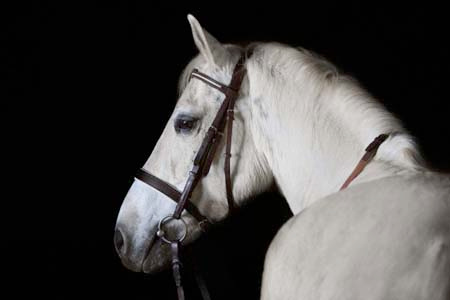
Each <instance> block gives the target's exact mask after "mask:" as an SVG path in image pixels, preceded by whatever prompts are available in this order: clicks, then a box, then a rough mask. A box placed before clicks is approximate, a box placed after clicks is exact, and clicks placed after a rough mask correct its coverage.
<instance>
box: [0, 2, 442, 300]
mask: <svg viewBox="0 0 450 300" xmlns="http://www.w3.org/2000/svg"><path fill="white" fill-rule="evenodd" d="M62 2H64V3H65V4H62ZM1 12H2V14H4V16H2V20H7V23H6V24H5V26H2V28H1V30H2V32H1V40H2V43H1V57H2V64H1V72H2V73H3V74H4V75H6V76H2V81H4V79H6V84H5V86H6V88H5V89H2V94H3V95H4V96H2V114H1V115H2V117H1V119H2V150H4V151H5V152H4V153H5V154H4V155H3V158H4V160H3V163H2V165H3V167H2V170H3V178H5V179H4V180H3V182H2V186H3V187H4V190H5V191H6V193H3V197H2V210H1V212H2V217H1V219H2V221H3V222H4V224H3V226H2V227H3V228H2V229H3V234H2V237H3V239H2V240H3V242H2V250H3V251H6V254H5V255H3V256H2V257H3V262H2V265H3V267H2V268H1V269H2V270H3V272H4V274H5V275H6V277H7V278H8V281H7V284H6V286H7V287H10V288H11V291H12V292H13V293H14V297H12V298H19V296H20V295H22V294H26V293H32V294H36V293H38V294H40V295H42V296H44V297H45V298H47V299H52V298H57V299H65V298H72V297H75V296H77V297H79V296H82V297H85V298H88V297H92V296H98V297H101V298H103V297H106V294H109V293H111V294H110V295H109V296H108V297H109V298H110V299H121V298H123V297H125V296H126V297H127V299H150V298H154V299H175V290H174V288H173V283H172V281H171V274H170V273H169V272H163V273H160V274H157V275H154V276H149V275H143V274H135V273H132V272H130V271H127V270H126V269H125V268H124V267H122V266H121V264H120V262H119V260H118V258H117V257H116V255H115V252H114V248H113V243H112V238H113V229H114V224H115V219H116V216H117V212H118V210H119V207H120V204H121V201H122V199H123V198H124V196H125V194H126V192H127V189H128V187H129V186H130V184H131V182H132V179H133V174H134V172H135V170H136V169H137V168H139V167H140V166H141V165H142V164H143V163H144V162H145V160H146V159H147V157H148V156H149V155H150V153H151V151H152V149H153V146H154V145H155V142H156V140H157V138H158V137H159V135H160V133H161V132H162V129H163V127H164V125H165V123H166V120H167V119H168V117H169V115H170V113H171V111H172V109H173V107H174V104H175V100H176V83H177V77H178V75H179V73H180V71H181V70H182V68H183V67H184V66H185V64H186V63H187V62H188V61H189V60H190V59H191V58H192V57H193V56H194V55H195V54H196V50H195V47H194V44H193V42H192V38H191V32H190V28H189V25H188V22H187V20H186V14H187V13H193V14H194V15H195V16H196V17H197V18H198V19H199V21H200V22H201V23H202V25H203V26H204V27H205V28H206V29H207V30H209V31H210V32H211V33H212V34H213V35H215V36H216V37H217V38H218V39H219V40H220V41H222V42H227V43H230V42H247V41H252V40H260V41H271V40H276V41H279V42H284V43H288V44H291V45H295V46H303V47H306V48H309V49H311V50H314V51H316V52H318V53H320V54H322V55H323V56H325V57H326V58H328V59H330V60H331V61H332V62H334V63H335V64H337V66H338V67H339V68H340V69H341V70H342V71H343V72H346V73H349V74H351V75H353V76H355V77H356V78H358V79H359V80H360V81H361V82H362V84H363V85H364V86H366V87H367V89H368V90H369V91H370V92H371V93H372V94H374V95H375V96H377V97H378V98H379V99H380V100H381V101H382V102H383V103H384V104H385V105H386V106H387V107H388V109H389V110H391V111H392V112H394V113H395V114H396V115H397V116H399V117H400V118H401V119H402V120H403V121H404V123H405V126H406V127H407V128H408V129H409V130H410V131H411V132H412V133H413V135H415V136H416V137H417V139H418V142H419V144H420V146H421V148H422V150H423V153H424V155H425V157H426V158H427V160H428V161H429V162H430V164H431V166H433V167H434V168H437V169H440V170H443V171H448V170H450V158H449V155H448V153H449V151H450V143H449V139H448V132H449V129H450V125H449V120H448V113H449V112H450V109H449V104H448V94H447V90H448V80H449V75H448V70H449V62H448V54H449V46H448V45H447V43H446V42H447V40H448V36H449V31H448V22H447V18H446V16H445V15H444V13H441V12H445V10H444V9H443V7H438V6H435V5H434V4H433V5H432V4H424V3H422V4H421V5H412V4H408V6H402V7H393V6H392V4H386V5H384V4H381V3H379V2H376V4H373V5H364V6H362V5H361V4H357V3H347V4H343V3H341V1H338V2H337V3H326V2H323V1H320V2H314V3H311V2H304V1H301V2H300V1H297V3H295V4H291V5H282V6H281V5H280V6H275V7H273V4H262V3H259V4H255V5H253V6H251V5H248V6H247V7H245V5H243V1H241V3H227V2H223V1H222V2H220V3H219V2H217V3H216V2H214V3H210V4H209V5H207V6H198V5H197V4H194V3H192V4H186V3H185V4H183V5H179V4H178V5H176V4H174V5H163V4H155V3H154V2H152V1H138V2H136V1H121V2H118V1H89V2H86V3H85V2H73V3H72V4H67V3H66V2H65V1H55V2H33V3H29V4H24V3H19V4H17V5H14V6H8V7H6V6H5V7H2V9H1ZM4 91H6V93H3V92H4ZM288 217H289V210H288V207H287V205H286V203H285V202H284V200H283V199H282V198H281V197H280V196H278V195H277V194H266V195H263V196H261V197H258V198H257V199H256V201H253V202H252V204H250V205H249V206H248V207H247V208H245V209H243V210H242V211H241V213H240V214H238V215H237V216H235V217H234V218H232V219H231V220H229V221H228V222H226V223H225V224H223V225H222V226H220V227H219V228H217V229H215V230H213V231H212V232H211V233H210V234H209V235H208V236H206V237H204V238H202V239H201V240H200V241H199V242H198V243H197V244H196V245H195V246H194V247H193V248H194V250H195V252H196V253H197V257H198V261H199V265H200V267H201V270H202V271H203V273H204V274H205V275H206V276H205V277H206V281H207V283H208V285H209V286H210V288H211V293H212V296H213V299H256V298H257V297H258V295H259V284H260V279H261V271H262V264H263V258H264V252H265V249H266V248H267V246H268V244H269V242H270V240H271V238H272V237H273V235H274V234H275V232H276V230H277V228H278V227H279V226H280V225H281V224H282V222H283V221H284V220H286V219H287V218H288ZM186 273H187V276H186V280H187V283H186V284H187V293H188V297H189V299H196V298H197V297H198V292H197V291H196V289H195V286H194V283H193V279H192V273H190V271H189V268H188V270H187V272H186Z"/></svg>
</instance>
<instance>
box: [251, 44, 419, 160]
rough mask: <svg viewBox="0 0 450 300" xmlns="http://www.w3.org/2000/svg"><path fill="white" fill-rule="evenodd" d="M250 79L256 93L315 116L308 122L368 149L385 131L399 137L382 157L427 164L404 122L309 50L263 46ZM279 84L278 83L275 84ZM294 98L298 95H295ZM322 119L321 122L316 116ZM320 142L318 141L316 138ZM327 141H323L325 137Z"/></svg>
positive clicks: (385, 148)
mask: <svg viewBox="0 0 450 300" xmlns="http://www.w3.org/2000/svg"><path fill="white" fill-rule="evenodd" d="M248 69H249V76H252V77H253V78H254V80H252V81H255V82H259V83H260V84H259V85H258V86H254V87H252V90H253V91H254V92H255V93H258V94H261V95H263V94H265V93H268V94H269V93H273V89H276V92H278V93H280V94H281V95H283V96H286V97H283V96H281V95H280V96H279V97H277V98H279V99H283V98H284V99H286V100H293V101H292V102H291V103H287V104H288V105H291V106H292V107H297V108H298V109H300V110H301V111H302V112H303V114H302V117H305V116H306V117H308V116H311V117H312V116H313V117H314V118H309V119H308V120H305V122H304V123H319V122H324V123H326V124H328V125H329V126H333V127H337V128H339V131H340V133H341V134H342V135H355V136H357V137H359V138H360V140H362V141H363V142H364V145H367V144H368V143H370V142H371V140H372V139H373V137H374V136H377V135H378V134H380V133H385V132H386V133H394V134H396V136H395V138H393V139H391V140H390V141H389V143H386V145H384V146H383V152H382V154H381V153H380V154H381V155H382V157H383V159H385V160H387V161H391V162H392V163H393V164H399V165H402V166H408V167H413V168H419V167H420V162H421V161H422V159H421V157H420V154H419V152H418V150H417V147H416V144H415V142H414V140H413V138H412V137H411V136H410V135H409V134H407V132H406V131H405V129H404V128H403V126H402V124H401V123H400V121H399V120H398V119H397V118H395V117H394V115H393V114H392V113H390V112H388V111H387V110H386V109H385V107H384V106H383V105H382V104H381V103H380V102H379V101H378V100H376V99H374V98H373V97H372V96H371V95H370V94H369V93H368V92H367V91H366V90H365V89H364V88H363V87H361V86H360V85H359V83H358V82H357V81H356V80H355V79H354V78H352V77H349V76H346V75H343V74H341V73H340V72H339V71H338V70H337V68H336V67H335V66H334V65H333V64H331V63H330V62H328V61H327V60H325V59H323V58H322V57H320V56H318V55H316V54H315V53H312V52H310V51H308V50H305V49H301V48H299V49H295V48H292V47H288V46H285V45H281V44H278V43H269V44H262V45H261V46H259V47H258V48H257V51H256V53H255V58H254V59H252V60H250V61H249V65H248ZM275 82H276V84H275ZM291 95H295V97H291ZM317 117H319V118H321V120H320V121H319V120H317V119H315V118H317ZM317 138H319V137H317ZM321 138H323V137H321Z"/></svg>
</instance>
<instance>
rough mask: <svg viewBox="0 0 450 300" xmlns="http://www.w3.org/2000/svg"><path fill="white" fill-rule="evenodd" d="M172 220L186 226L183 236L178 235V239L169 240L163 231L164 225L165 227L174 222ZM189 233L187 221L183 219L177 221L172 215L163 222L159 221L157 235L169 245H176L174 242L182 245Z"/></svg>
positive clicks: (163, 219)
mask: <svg viewBox="0 0 450 300" xmlns="http://www.w3.org/2000/svg"><path fill="white" fill-rule="evenodd" d="M172 220H178V221H181V223H182V224H183V226H184V229H183V230H182V234H181V236H178V235H177V237H176V238H175V239H173V240H170V239H169V238H167V236H166V234H165V233H166V232H165V231H164V230H163V229H164V225H165V224H166V223H167V222H169V221H172ZM187 232H188V229H187V224H186V221H184V220H183V219H182V218H179V219H176V218H174V217H173V216H172V215H169V216H167V217H164V218H162V219H161V221H159V224H158V231H157V233H156V234H157V236H158V237H159V238H160V239H162V240H163V241H164V242H166V243H168V244H171V243H174V242H179V243H181V242H182V241H183V240H184V239H185V238H186V235H187Z"/></svg>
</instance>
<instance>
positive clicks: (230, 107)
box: [135, 49, 388, 300]
mask: <svg viewBox="0 0 450 300" xmlns="http://www.w3.org/2000/svg"><path fill="white" fill-rule="evenodd" d="M251 52H252V51H251V49H250V50H248V51H246V52H245V53H243V54H242V55H241V57H240V58H239V60H238V62H237V63H236V65H235V67H234V70H233V75H232V78H231V81H230V84H229V85H225V84H223V83H221V82H219V81H217V80H215V79H214V78H211V77H209V76H208V75H206V74H204V73H202V72H200V71H199V70H197V69H194V70H193V71H192V73H191V75H190V80H191V79H192V78H195V79H198V80H201V81H202V82H204V83H206V84H207V85H209V86H211V87H213V88H215V89H217V90H219V91H220V92H222V93H223V94H224V95H225V99H224V100H223V102H222V104H221V106H220V108H219V110H218V112H217V114H216V116H215V118H214V120H213V122H212V124H211V126H210V127H209V129H208V131H207V132H206V135H205V137H204V138H203V141H202V143H201V146H200V148H199V150H198V151H197V154H196V156H195V159H194V163H193V167H192V169H191V171H190V172H189V176H188V179H187V180H186V183H185V186H184V188H183V191H182V192H180V191H178V190H177V189H176V188H175V187H174V186H172V185H171V184H170V183H167V182H166V181H164V180H162V179H160V178H158V177H156V176H154V175H152V174H150V173H149V172H147V171H146V170H144V169H140V170H139V171H138V172H137V174H136V176H135V177H136V178H137V179H139V180H141V181H143V182H144V183H146V184H148V185H150V186H151V187H153V188H155V189H156V190H158V191H160V192H161V193H163V194H164V195H166V196H167V197H169V198H170V199H172V200H173V201H175V202H176V203H177V205H176V207H175V211H174V213H173V214H172V215H169V216H167V217H165V218H163V219H161V220H160V222H159V224H158V232H157V236H158V237H159V238H160V239H161V240H163V241H164V242H166V243H168V244H169V245H170V249H171V253H172V271H173V275H174V280H175V284H176V286H177V293H178V299H179V300H184V290H183V286H182V284H181V273H180V267H181V262H180V259H179V248H180V245H181V242H182V241H183V240H184V238H185V237H186V235H187V225H186V223H184V221H183V220H182V219H181V213H182V212H183V210H184V209H185V210H186V211H187V212H188V213H189V214H191V215H192V216H193V217H194V218H195V219H196V220H197V221H198V224H199V226H200V228H201V229H202V230H203V231H206V229H207V228H208V226H209V225H210V224H211V222H210V221H209V219H208V218H207V217H205V216H203V215H202V214H201V213H200V211H199V210H198V208H197V207H196V206H195V204H193V203H192V202H191V201H190V198H191V196H192V192H193V191H194V189H195V187H196V186H197V184H198V183H199V182H200V180H201V179H202V178H203V177H205V176H206V175H207V174H208V172H209V169H210V167H211V164H212V161H213V159H214V156H215V154H216V152H217V149H218V146H219V144H220V140H221V138H222V137H223V135H224V130H225V127H227V128H226V146H225V164H224V173H225V185H226V194H227V202H228V210H229V213H230V212H231V211H232V210H233V209H234V203H235V202H234V197H233V187H232V182H231V171H230V158H231V142H232V133H233V120H234V104H235V102H236V99H237V98H238V96H239V90H240V87H241V84H242V81H243V79H244V77H245V74H246V69H245V62H246V59H247V58H248V57H249V56H250V55H251ZM387 138H388V135H387V134H381V135H379V136H378V137H377V138H375V140H374V141H373V142H372V143H370V145H369V146H368V147H367V148H366V150H365V151H366V153H365V154H364V156H363V157H362V158H361V159H360V161H359V162H358V165H357V166H356V168H355V169H354V170H353V172H352V173H351V175H350V176H349V177H348V178H347V179H346V181H345V182H344V184H343V185H342V187H341V188H340V190H342V189H345V188H346V187H347V186H348V185H349V184H350V183H351V182H352V181H353V180H354V179H355V178H356V177H357V176H358V175H359V174H360V173H361V172H362V171H363V170H364V168H365V167H366V166H367V164H368V163H369V162H370V161H371V160H372V158H373V157H374V156H375V154H376V152H377V150H378V147H379V146H380V145H381V144H382V143H383V142H384V141H385V140H386V139H387ZM174 219H176V220H181V221H182V224H183V226H184V230H183V233H182V234H181V235H178V236H177V237H176V238H172V239H171V238H169V237H168V236H167V234H166V233H167V232H166V230H165V228H164V225H165V224H166V223H168V222H169V221H171V220H174ZM200 289H201V290H202V295H204V294H205V293H206V294H209V293H208V292H207V290H206V291H204V289H205V287H200ZM207 298H209V296H208V297H207Z"/></svg>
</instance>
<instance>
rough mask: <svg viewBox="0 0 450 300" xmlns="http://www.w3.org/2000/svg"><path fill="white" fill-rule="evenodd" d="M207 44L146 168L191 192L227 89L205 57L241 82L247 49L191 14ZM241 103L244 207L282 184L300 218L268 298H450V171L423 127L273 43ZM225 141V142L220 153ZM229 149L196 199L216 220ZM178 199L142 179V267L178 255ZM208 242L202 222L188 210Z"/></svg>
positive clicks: (277, 263)
mask: <svg viewBox="0 0 450 300" xmlns="http://www.w3.org/2000/svg"><path fill="white" fill-rule="evenodd" d="M188 20H189V23H190V25H191V28H192V33H193V37H194V42H195V44H196V46H197V48H198V50H199V52H200V54H199V55H198V56H197V57H195V58H194V59H193V60H192V61H191V62H190V63H189V64H188V65H187V67H186V69H185V70H184V71H183V73H182V75H181V79H180V82H179V90H180V97H179V99H178V102H177V105H176V107H175V110H174V112H173V114H172V116H171V118H170V120H169V122H168V123H167V126H166V128H165V129H164V132H163V134H162V136H161V138H160V139H159V141H158V143H157V144H156V146H155V149H154V151H153V153H152V154H151V156H150V158H149V159H148V161H147V162H146V163H145V165H144V169H145V170H147V171H149V172H150V173H152V174H155V175H157V176H159V177H160V178H162V179H163V180H165V181H167V182H169V183H171V184H172V185H174V186H175V187H177V188H178V189H182V187H183V185H184V183H185V180H186V177H187V173H188V172H189V170H190V167H191V165H192V160H193V158H194V156H195V151H196V150H197V149H198V147H199V145H200V143H201V140H202V138H203V136H204V134H205V131H206V130H207V129H208V126H209V124H210V123H211V121H212V118H213V117H214V116H215V114H216V112H217V110H218V108H219V106H220V103H221V101H222V100H223V95H222V94H221V93H220V92H218V91H217V90H215V89H212V88H210V87H209V86H207V85H205V84H204V83H201V82H200V81H199V80H189V74H190V73H191V71H192V70H193V69H194V68H197V69H199V70H200V71H202V72H203V73H206V74H208V75H209V76H211V77H213V78H215V79H216V80H218V81H220V82H223V83H228V82H229V81H230V78H231V73H232V70H233V67H234V65H235V63H236V61H237V60H238V58H239V56H240V53H241V51H242V49H240V48H239V47H238V46H235V45H223V44H221V43H219V42H218V41H217V40H216V39H215V38H213V37H212V36H211V35H210V34H209V33H207V32H206V31H205V30H203V29H202V27H201V26H200V24H199V23H198V21H197V20H196V19H195V18H194V17H192V16H190V15H189V16H188ZM246 69H247V76H246V78H245V79H244V82H243V84H242V87H241V90H240V96H239V98H238V100H237V101H236V114H235V122H234V125H233V126H234V131H233V133H234V134H233V142H232V151H233V152H232V159H231V162H232V165H231V169H232V180H233V193H234V197H235V201H236V202H237V203H236V204H237V205H238V206H239V205H242V204H243V203H244V202H245V201H247V199H249V198H250V197H251V196H254V195H256V194H258V193H260V192H262V191H264V190H266V189H268V188H269V187H270V186H271V185H273V184H274V183H275V184H276V185H277V187H278V188H279V191H280V192H281V193H282V194H283V195H284V197H285V198H286V200H287V202H288V204H289V206H290V208H291V210H292V212H293V213H294V217H292V219H291V220H289V221H288V222H287V223H286V224H285V225H284V226H283V227H282V228H281V230H280V231H279V233H278V234H277V236H276V237H275V239H274V240H273V242H272V243H271V246H270V248H269V250H268V252H267V256H266V261H265V268H264V274H263V286H262V290H261V298H262V299H305V300H306V299H408V300H410V299H436V300H438V299H450V279H449V278H450V199H449V195H450V180H449V179H448V178H447V177H444V176H442V175H439V174H434V173H432V172H430V171H429V170H427V169H426V167H425V166H424V165H423V164H422V163H421V158H420V155H419V153H418V151H417V149H416V146H415V144H414V142H413V139H412V137H411V136H410V135H409V134H408V133H406V132H405V130H404V129H403V127H402V125H401V124H400V122H399V121H398V120H397V119H396V118H394V117H393V116H392V115H391V114H390V113H389V112H387V111H386V110H385V108H384V107H383V106H382V105H381V104H380V103H379V102H378V101H376V100H375V99H373V98H372V97H371V96H370V95H369V94H368V93H367V92H366V91H365V90H364V89H363V88H362V87H361V86H359V85H358V83H357V82H356V81H355V80H353V79H352V78H349V77H348V76H345V75H342V74H340V73H339V72H338V71H337V70H336V68H335V67H334V66H333V65H332V64H331V63H329V62H327V61H326V60H324V59H322V58H320V57H318V56H317V55H314V54H312V53H310V52H308V51H306V50H303V49H296V48H292V47H289V46H286V45H281V44H277V43H261V44H257V45H256V47H255V48H254V53H253V55H252V56H251V57H250V58H249V59H248V60H247V62H246ZM381 133H387V134H389V138H388V139H387V140H386V141H385V142H384V143H383V144H382V145H381V146H380V148H379V149H378V152H377V154H376V156H375V158H374V159H373V160H372V162H371V163H370V164H369V165H368V166H367V168H366V169H365V170H364V171H363V172H362V173H361V175H360V176H359V177H357V178H356V179H355V180H354V181H353V182H352V183H351V185H350V186H349V187H348V188H347V189H345V190H343V191H338V190H339V187H340V186H341V185H342V184H343V182H344V181H345V179H346V178H347V176H348V175H349V174H350V173H351V171H352V170H353V168H354V167H355V165H356V163H357V162H358V161H359V159H360V158H361V155H362V154H363V153H364V148H365V147H366V146H367V145H368V144H369V143H370V142H371V141H372V140H373V139H374V138H375V137H376V136H378V135H379V134H381ZM223 152H224V145H223V144H222V145H220V148H219V153H223ZM223 160H224V157H223V155H218V156H217V157H216V158H215V160H214V162H213V165H212V167H211V170H210V172H209V174H208V176H207V177H205V179H204V180H203V181H201V182H200V184H199V185H198V186H197V188H196V189H195V191H194V193H193V197H192V201H193V202H194V203H195V204H196V206H197V207H198V208H199V210H200V212H201V213H202V214H203V215H205V216H207V217H208V218H209V219H210V220H212V221H213V222H214V221H215V222H217V221H220V220H221V219H223V218H224V217H225V216H226V213H227V200H226V191H225V183H224V182H225V179H224V175H223V170H222V165H223ZM174 207H175V203H174V202H173V201H172V200H170V199H169V198H167V197H166V196H165V195H163V194H161V193H160V192H158V191H157V190H155V189H153V188H152V187H149V186H148V185H146V184H144V183H143V182H141V181H139V180H136V181H135V182H134V183H133V185H132V186H131V188H130V190H129V192H128V194H127V196H126V198H125V200H124V202H123V204H122V207H121V210H120V212H119V216H118V221H117V229H116V230H117V231H116V244H117V250H118V252H119V255H120V257H121V259H122V262H123V264H124V265H125V266H127V267H128V268H129V269H131V270H134V271H143V272H146V273H150V272H155V271H157V270H159V269H161V268H163V267H166V266H167V265H168V263H169V258H170V252H169V250H168V246H167V245H165V244H161V243H159V242H158V240H156V239H155V238H154V236H155V234H154V233H155V231H156V230H157V224H158V222H159V220H161V219H162V218H163V217H165V216H167V215H169V214H171V213H172V212H173V210H174ZM183 219H184V220H186V222H187V224H188V230H189V234H188V237H187V239H186V240H185V243H190V242H192V241H193V240H195V239H196V238H197V237H198V236H199V234H200V233H201V230H200V228H199V226H198V224H197V222H196V221H195V219H194V218H193V217H192V216H190V215H189V214H188V213H187V212H184V213H183Z"/></svg>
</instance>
